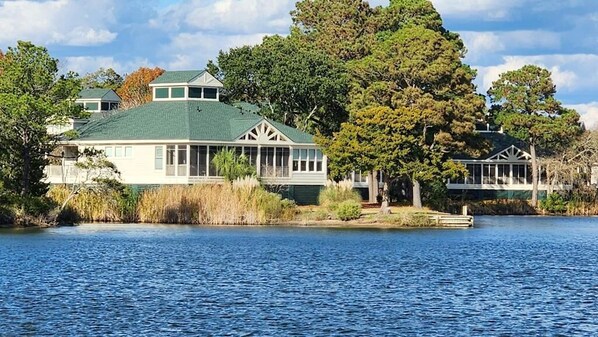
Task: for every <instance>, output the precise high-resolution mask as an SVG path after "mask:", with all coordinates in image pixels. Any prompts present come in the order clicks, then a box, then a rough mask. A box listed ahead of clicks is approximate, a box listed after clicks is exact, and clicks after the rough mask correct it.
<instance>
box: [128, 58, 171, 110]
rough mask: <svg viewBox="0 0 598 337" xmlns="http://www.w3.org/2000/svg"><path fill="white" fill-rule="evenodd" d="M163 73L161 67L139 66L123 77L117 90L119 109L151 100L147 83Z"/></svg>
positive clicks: (150, 91)
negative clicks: (119, 100) (119, 98)
mask: <svg viewBox="0 0 598 337" xmlns="http://www.w3.org/2000/svg"><path fill="white" fill-rule="evenodd" d="M162 73H164V69H162V68H158V67H156V68H153V69H151V68H145V67H141V68H139V69H137V70H136V71H134V72H132V73H130V74H129V75H127V77H126V78H125V81H124V82H123V84H122V86H121V87H120V88H119V89H118V90H117V93H118V95H119V96H120V97H121V98H122V103H121V109H125V110H126V109H130V108H134V107H137V106H140V105H142V104H145V103H147V102H150V101H151V100H152V90H151V88H150V87H149V83H150V82H151V81H153V80H155V79H156V78H158V76H160V75H162Z"/></svg>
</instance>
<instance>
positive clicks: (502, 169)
mask: <svg viewBox="0 0 598 337" xmlns="http://www.w3.org/2000/svg"><path fill="white" fill-rule="evenodd" d="M497 166H498V167H497V169H498V180H497V183H498V184H501V185H507V184H509V182H510V179H511V165H509V164H499V165H497Z"/></svg>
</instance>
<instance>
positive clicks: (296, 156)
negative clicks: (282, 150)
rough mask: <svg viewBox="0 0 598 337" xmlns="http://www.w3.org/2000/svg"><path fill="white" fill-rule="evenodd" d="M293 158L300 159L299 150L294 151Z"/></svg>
mask: <svg viewBox="0 0 598 337" xmlns="http://www.w3.org/2000/svg"><path fill="white" fill-rule="evenodd" d="M293 158H294V159H299V150H298V149H293Z"/></svg>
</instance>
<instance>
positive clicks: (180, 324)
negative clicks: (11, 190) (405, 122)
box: [0, 217, 598, 337]
mask: <svg viewBox="0 0 598 337" xmlns="http://www.w3.org/2000/svg"><path fill="white" fill-rule="evenodd" d="M597 320H598V218H560V217H477V218H476V228H474V229H457V230H455V229H453V230H439V229H426V230H346V229H345V230H343V229H315V228H292V227H283V228H279V227H251V228H247V227H192V226H171V225H169V226H166V225H137V224H135V225H111V224H93V225H81V226H77V227H62V228H52V229H45V230H28V231H11V230H0V336H2V337H4V336H204V335H215V336H222V335H229V336H383V335H384V336H390V335H394V336H397V335H399V336H405V335H421V336H486V335H488V336H498V335H504V336H509V335H513V336H558V335H561V336H596V335H598V321H597Z"/></svg>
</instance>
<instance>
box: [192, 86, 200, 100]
mask: <svg viewBox="0 0 598 337" xmlns="http://www.w3.org/2000/svg"><path fill="white" fill-rule="evenodd" d="M189 98H201V88H194V87H190V88H189Z"/></svg>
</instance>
